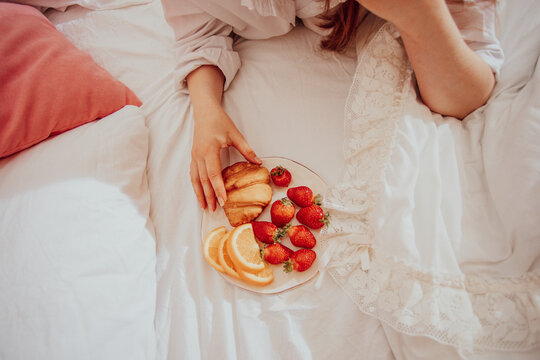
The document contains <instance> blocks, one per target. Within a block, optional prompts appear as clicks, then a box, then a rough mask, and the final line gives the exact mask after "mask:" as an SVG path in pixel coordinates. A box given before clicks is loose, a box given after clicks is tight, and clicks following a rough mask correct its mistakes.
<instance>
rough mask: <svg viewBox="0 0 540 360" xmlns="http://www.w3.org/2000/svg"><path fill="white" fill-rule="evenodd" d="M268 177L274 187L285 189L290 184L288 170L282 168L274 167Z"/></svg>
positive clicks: (290, 177)
mask: <svg viewBox="0 0 540 360" xmlns="http://www.w3.org/2000/svg"><path fill="white" fill-rule="evenodd" d="M270 176H271V177H272V181H273V182H274V184H276V186H282V187H287V186H289V184H290V183H291V179H292V176H291V173H290V172H289V170H287V169H285V168H284V167H283V166H276V167H275V168H273V169H272V171H270Z"/></svg>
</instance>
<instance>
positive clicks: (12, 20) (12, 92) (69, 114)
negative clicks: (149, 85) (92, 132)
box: [0, 3, 141, 158]
mask: <svg viewBox="0 0 540 360" xmlns="http://www.w3.org/2000/svg"><path fill="white" fill-rule="evenodd" d="M0 34H1V35H0V59H2V61H1V65H0V103H1V105H0V158H1V157H5V156H9V155H11V154H14V153H16V152H18V151H21V150H23V149H26V148H28V147H30V146H32V145H34V144H37V143H39V142H40V141H43V140H45V139H46V138H48V137H49V136H51V135H56V134H59V133H62V132H64V131H67V130H70V129H73V128H74V127H77V126H80V125H83V124H86V123H88V122H91V121H94V120H96V119H99V118H102V117H105V116H107V115H109V114H111V113H113V112H115V111H117V110H119V109H121V108H123V107H124V106H125V105H136V106H140V105H141V101H140V100H139V99H138V98H137V96H135V94H134V93H133V92H132V91H131V90H130V89H128V88H127V87H126V86H125V85H124V84H122V83H121V82H120V81H118V80H116V79H114V78H113V77H112V76H111V75H110V74H109V73H108V72H107V71H106V70H104V69H103V68H101V67H100V66H99V65H97V64H96V63H95V62H94V61H93V60H92V58H91V57H90V56H89V55H88V54H86V53H85V52H83V51H80V50H78V49H77V48H76V47H75V46H73V45H72V44H71V43H70V42H69V41H68V40H67V39H66V38H65V37H64V36H63V35H62V34H61V33H60V32H58V31H57V30H56V28H55V27H54V25H53V24H52V23H51V22H50V21H49V20H47V18H46V17H45V16H43V15H42V14H41V13H40V12H39V11H38V10H36V9H35V8H33V7H31V6H26V5H17V4H7V3H0Z"/></svg>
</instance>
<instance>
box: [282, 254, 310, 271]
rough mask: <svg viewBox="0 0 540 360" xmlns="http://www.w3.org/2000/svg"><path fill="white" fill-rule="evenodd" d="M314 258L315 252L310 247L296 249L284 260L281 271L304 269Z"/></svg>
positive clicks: (307, 267) (308, 266)
mask: <svg viewBox="0 0 540 360" xmlns="http://www.w3.org/2000/svg"><path fill="white" fill-rule="evenodd" d="M316 258H317V254H316V253H315V251H313V250H311V249H300V250H296V251H295V252H293V253H292V254H291V257H290V259H289V260H287V261H285V263H284V265H283V271H285V272H291V271H293V270H296V271H306V270H307V269H309V268H310V267H311V265H313V262H314V261H315V259H316Z"/></svg>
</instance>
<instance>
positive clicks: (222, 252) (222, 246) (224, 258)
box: [218, 232, 240, 280]
mask: <svg viewBox="0 0 540 360" xmlns="http://www.w3.org/2000/svg"><path fill="white" fill-rule="evenodd" d="M231 234H232V232H230V233H228V234H227V235H226V236H223V237H222V238H221V241H220V242H219V247H218V259H219V264H220V265H221V266H222V267H223V270H224V271H225V273H226V274H227V275H230V276H232V277H233V278H235V279H239V280H240V275H238V272H237V271H236V267H235V266H234V263H233V261H232V259H231V257H230V256H229V252H228V251H227V241H228V240H229V237H230V236H231Z"/></svg>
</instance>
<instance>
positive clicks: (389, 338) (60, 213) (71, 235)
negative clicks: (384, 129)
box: [0, 0, 540, 359]
mask: <svg viewBox="0 0 540 360" xmlns="http://www.w3.org/2000/svg"><path fill="white" fill-rule="evenodd" d="M27 3H31V1H29V2H27ZM72 3H78V4H79V5H71V6H69V7H67V8H65V7H58V6H56V8H49V9H47V10H46V11H45V9H42V10H44V14H45V16H46V17H47V18H48V19H49V20H50V21H51V22H52V23H53V24H54V25H55V27H56V29H57V30H58V31H59V32H60V33H61V34H62V35H63V36H65V38H67V40H69V41H70V42H71V43H72V44H74V45H75V46H76V47H77V48H78V49H79V50H82V51H83V52H85V53H87V54H89V55H90V56H91V58H92V59H93V61H95V62H96V63H97V64H98V65H100V66H101V67H103V68H104V69H106V70H107V72H108V73H109V74H110V75H111V76H112V77H113V78H114V79H116V80H119V81H120V82H122V83H123V84H124V85H125V86H126V87H127V88H129V89H130V90H131V91H133V93H134V94H135V95H136V96H137V97H138V99H140V101H141V103H142V104H141V105H140V106H137V104H134V105H133V104H131V105H126V106H124V107H122V108H121V109H118V110H115V111H113V112H111V113H110V115H109V114H108V115H107V116H105V117H103V118H101V119H100V120H98V121H94V122H89V123H87V124H84V125H82V126H79V127H76V128H74V129H72V130H69V131H67V132H63V133H61V134H59V135H56V136H54V137H51V138H49V139H47V140H45V141H42V142H40V143H38V144H36V145H34V146H32V147H30V148H28V149H26V150H23V151H20V152H17V153H15V154H13V155H11V156H8V157H5V158H3V159H1V160H0V259H1V261H0V309H1V310H0V324H1V325H0V358H1V359H35V358H39V359H212V358H219V359H221V358H226V359H253V358H259V359H276V358H283V359H288V358H300V359H328V358H337V359H355V358H366V359H433V358H441V359H454V358H459V357H462V358H471V359H488V358H489V359H507V358H512V359H537V358H538V357H539V356H540V317H539V314H540V280H539V279H540V277H539V275H538V272H539V271H540V268H539V266H540V262H539V261H540V226H539V225H538V224H539V223H540V222H539V221H538V220H539V215H538V214H540V207H539V206H540V149H539V148H538V145H537V140H536V139H538V136H540V101H539V99H540V98H539V95H540V93H539V91H540V88H539V85H540V70H539V69H538V67H539V66H540V65H538V57H539V55H540V36H539V35H538V34H539V31H540V22H538V20H537V19H536V18H535V16H534V15H533V14H536V13H538V11H540V7H539V6H538V4H537V3H535V2H534V1H525V0H519V1H512V2H501V3H500V4H499V5H500V6H499V8H500V14H499V15H500V23H501V27H500V28H501V34H500V40H501V43H502V46H503V49H504V51H505V65H504V66H503V69H502V71H501V74H500V78H499V83H498V84H497V87H496V89H495V91H494V93H493V95H492V97H491V99H490V101H489V103H488V104H487V105H486V106H485V107H484V108H482V109H479V110H478V111H477V112H475V113H473V114H472V115H471V116H470V117H468V118H467V119H465V120H464V122H463V123H462V124H461V123H458V122H456V121H452V120H451V119H447V120H448V121H446V122H445V121H443V120H442V119H441V121H440V122H434V123H433V124H425V123H424V122H420V123H418V122H416V123H415V122H409V123H407V125H403V127H402V128H400V132H399V136H401V137H402V138H403V141H406V142H408V143H411V144H412V145H411V146H412V147H414V146H417V148H420V146H419V145H418V144H420V143H422V144H424V145H423V146H422V147H421V150H422V151H423V152H422V151H420V150H419V152H418V154H424V155H422V156H425V154H428V155H429V154H430V153H437V156H440V158H437V159H438V160H436V159H435V160H433V159H432V161H435V162H436V163H437V164H439V165H440V168H439V169H438V171H439V174H440V176H441V178H444V179H446V180H445V181H448V182H449V183H450V182H452V184H454V185H452V186H456V187H455V189H456V190H455V191H456V193H453V194H451V195H452V196H454V197H452V196H450V197H448V196H447V194H445V196H447V203H448V204H450V205H452V206H453V207H450V208H447V209H444V211H447V212H450V213H453V210H454V209H459V211H461V210H460V209H461V208H462V206H461V205H462V204H463V203H465V204H466V205H467V206H470V205H471V204H476V206H472V207H467V206H466V207H465V210H463V211H464V212H465V213H466V215H467V219H468V220H466V221H465V223H466V224H465V225H463V226H461V225H460V227H459V229H461V230H463V232H460V234H461V235H463V234H465V235H463V236H461V237H460V238H462V239H465V240H468V239H472V238H478V239H482V240H481V241H480V240H479V241H478V243H477V244H476V243H473V244H469V245H470V247H463V248H460V249H461V251H462V252H465V253H469V254H478V253H479V252H482V254H483V255H482V256H480V257H477V258H473V257H472V256H471V257H469V258H467V257H465V259H466V261H465V266H468V268H467V269H468V270H467V271H469V272H474V271H484V268H482V266H483V265H486V262H487V263H489V260H486V258H487V259H490V258H491V259H492V260H493V261H492V262H493V263H495V264H496V265H497V266H495V267H491V268H490V269H495V270H493V273H494V274H500V273H504V274H507V275H509V276H510V275H515V276H520V274H523V273H528V274H529V277H530V279H529V280H530V281H529V282H528V283H527V285H526V289H525V290H524V293H526V296H527V299H528V301H529V304H532V305H531V306H529V307H528V308H527V309H528V310H529V313H528V314H526V316H525V318H524V319H522V320H523V321H522V322H521V323H524V324H526V327H527V328H526V329H525V330H524V332H525V335H523V334H522V333H523V331H522V333H519V334H518V333H517V332H516V335H515V336H516V341H515V342H514V343H512V344H506V343H505V344H504V346H499V347H497V346H493V343H492V342H490V341H491V340H493V339H491V340H490V341H488V340H489V339H488V340H486V339H484V340H485V341H484V343H483V345H485V346H484V347H483V346H479V345H478V344H476V343H475V344H474V345H472V347H471V348H466V347H465V348H460V347H456V346H453V345H452V342H451V341H448V342H445V341H443V340H441V338H439V337H437V336H415V335H420V334H419V333H414V332H411V333H408V334H407V332H406V331H403V329H402V328H399V326H398V325H396V324H393V323H392V321H390V320H389V319H385V318H384V317H383V316H382V315H381V316H378V317H374V316H371V315H369V314H367V313H366V312H367V311H365V309H362V307H361V306H359V304H358V302H356V301H354V298H353V297H351V296H348V295H347V292H346V291H344V290H343V289H344V288H343V287H342V285H343V284H341V283H340V282H339V280H338V281H336V280H337V279H336V277H335V274H332V270H331V269H324V268H321V272H320V274H319V275H318V276H317V277H316V278H315V279H313V280H311V281H309V282H307V283H306V284H303V285H302V286H300V287H297V288H295V289H292V290H289V291H285V292H282V293H279V294H275V295H261V294H258V293H254V292H250V291H246V290H244V289H240V288H238V287H235V286H233V285H231V284H230V283H228V282H226V281H223V278H222V277H221V276H220V275H219V274H218V273H216V272H215V271H214V270H213V269H212V268H211V267H210V266H208V264H207V263H206V262H205V260H204V258H203V256H202V254H201V238H202V237H203V235H204V234H202V233H201V222H202V217H203V213H202V211H200V210H198V205H197V200H196V198H195V196H194V195H193V192H192V188H191V183H190V179H189V164H190V150H191V136H192V131H193V127H192V114H191V108H190V105H189V98H188V96H187V95H186V94H184V93H182V92H181V91H179V90H177V89H176V87H175V84H174V77H173V75H172V74H173V71H174V64H175V63H174V57H173V51H172V48H173V43H174V38H173V33H172V30H171V29H170V28H169V27H168V25H167V23H166V21H165V19H164V16H163V11H162V7H161V3H160V1H156V0H153V1H150V0H137V1H135V0H133V1H128V0H126V1H113V2H101V1H78V2H77V1H72ZM41 4H43V3H41ZM35 5H38V4H37V3H36V4H35ZM53 7H55V6H53ZM316 40H317V35H316V34H315V33H313V32H311V31H310V30H308V29H307V28H304V27H303V26H297V27H296V28H295V29H294V30H293V31H292V32H290V33H289V34H287V35H285V36H282V37H279V38H273V39H268V40H256V41H255V40H253V41H246V40H241V41H238V42H237V43H236V45H235V46H236V49H237V50H238V51H239V52H240V54H241V58H242V61H243V66H242V69H241V70H240V72H239V73H238V75H237V78H236V79H235V81H234V82H233V83H232V85H231V87H230V88H229V90H228V91H227V92H226V94H225V97H224V103H225V107H226V110H227V111H228V113H229V115H230V116H231V117H232V118H233V119H234V120H235V122H236V123H237V125H238V127H239V129H240V130H241V131H242V133H243V134H244V135H245V137H246V138H247V139H249V142H250V144H251V145H252V146H253V147H254V148H255V149H256V151H257V153H258V155H259V156H260V157H270V156H281V157H286V158H291V159H293V160H295V161H298V162H299V163H301V164H303V165H305V166H306V167H308V168H310V169H312V170H313V171H315V172H316V173H318V174H319V175H320V176H321V177H322V178H323V179H324V180H325V181H326V183H327V184H328V185H329V187H330V188H335V187H336V186H339V184H340V181H341V179H342V175H341V174H342V173H343V171H344V169H345V166H346V164H345V161H344V160H343V144H344V142H345V141H346V140H345V138H346V135H347V134H346V133H345V132H344V126H343V118H344V116H345V109H346V105H347V101H349V100H348V96H349V90H350V88H351V84H353V82H354V81H355V71H356V66H357V59H356V54H355V52H354V49H351V50H350V51H348V52H346V53H344V54H333V55H328V54H322V53H320V52H319V51H317V50H316V49H314V48H313V46H314V45H313V44H316V43H317V41H316ZM0 86H1V85H0ZM261 94H263V95H264V96H261ZM329 119H330V120H331V121H329ZM306 128H308V129H309V136H307V137H305V138H304V139H301V140H298V139H297V137H295V135H294V134H295V133H297V132H298V131H303V130H305V129H306ZM284 129H285V130H286V131H284ZM429 134H432V135H434V136H435V138H436V139H438V142H437V144H436V145H435V144H432V146H431V147H430V146H428V145H425V144H426V142H425V138H426V137H427V136H428V135H429ZM503 135H505V136H503ZM278 136H279V140H276V139H277V138H278ZM276 142H278V143H279V147H278V146H276ZM441 154H442V155H441ZM392 156H395V158H394V159H393V160H391V161H400V158H399V157H396V156H398V155H396V153H395V154H394V155H392ZM418 156H420V155H418ZM240 159H241V157H240V155H239V154H238V153H237V152H236V151H234V150H230V151H229V152H228V153H227V154H223V158H222V162H223V163H232V162H235V161H238V160H240ZM422 159H424V160H425V157H422ZM440 159H443V160H440ZM429 163H430V161H425V162H423V164H429ZM448 164H452V166H455V167H456V168H458V169H459V174H458V175H456V174H451V172H450V171H449V169H450V167H449V166H450V165H448ZM426 166H427V165H426ZM396 171H397V170H396ZM441 174H442V175H441ZM386 176H389V175H388V173H387V175H386ZM420 178H421V176H420ZM456 184H457V185H456ZM424 185H425V183H424ZM393 186H394V187H393V188H392V187H389V188H388V189H387V190H388V191H386V192H385V193H384V201H382V202H380V203H379V207H377V208H375V209H374V210H373V211H375V214H377V215H376V216H377V218H378V219H383V220H381V222H379V223H378V224H380V228H379V229H378V232H377V233H378V235H377V236H378V241H379V244H381V246H383V247H384V246H390V245H385V244H391V243H390V242H388V239H390V238H392V234H393V233H395V231H396V228H395V227H393V225H394V226H398V225H399V223H396V221H398V220H399V218H401V217H402V213H400V211H398V209H399V208H400V207H399V203H397V202H396V201H399V199H400V196H399V191H398V190H400V191H405V190H403V189H407V186H406V184H405V183H403V182H395V183H393ZM452 189H454V187H452ZM390 190H392V191H390ZM407 191H409V190H407ZM430 191H435V190H432V189H430ZM458 198H459V199H462V200H460V201H463V202H459V201H458V200H456V199H458ZM487 201H489V203H486V202H487ZM329 206H330V205H329ZM454 207H455V208H454ZM486 209H487V210H486ZM444 211H443V213H444ZM458 213H459V212H458ZM400 214H401V215H400ZM460 214H461V213H460ZM396 219H398V220H396ZM392 224H393V225H392ZM396 224H397V225H396ZM494 224H495V225H494ZM383 225H384V226H383ZM416 227H417V228H418V227H420V225H416ZM456 227H457V225H456ZM450 233H451V231H450ZM419 237H420V238H421V237H422V236H421V235H420V236H419ZM508 238H510V239H511V240H512V241H511V246H510V247H504V248H501V247H497V246H496V245H494V244H499V243H500V244H507V243H508V242H507V239H508ZM499 240H500V242H499ZM385 241H386V242H385ZM486 241H487V242H486ZM489 241H491V243H490V242H489ZM486 244H488V245H486ZM454 245H455V244H454ZM474 246H478V247H484V248H485V253H484V250H482V251H480V250H478V249H475V248H474ZM515 254H518V256H517V257H516V256H514V255H515ZM524 254H526V256H525V255H524ZM501 258H502V259H503V260H507V261H502V260H501V261H499V259H501ZM524 259H525V260H524ZM327 260H328V259H327ZM479 264H480V265H479ZM349 295H350V294H349ZM513 295H516V296H517V294H509V296H508V297H512V296H513ZM496 305H497V304H495V306H494V308H495V310H498V309H500V307H497V306H496ZM508 306H510V307H512V306H514V305H513V303H510V305H508ZM485 307H489V305H485ZM503 309H505V308H504V307H503ZM508 314H514V313H513V312H511V311H510V312H506V313H504V312H503V313H500V314H499V315H500V317H501V319H502V323H506V322H508V323H511V322H512V321H511V320H512V319H509V318H505V316H509V315H508ZM510 316H513V315H510ZM515 316H518V315H515ZM484 325H485V324H484ZM520 335H523V336H521V337H520ZM502 337H503V336H501V338H502ZM520 346H521V347H520ZM518 348H519V349H518Z"/></svg>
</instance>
